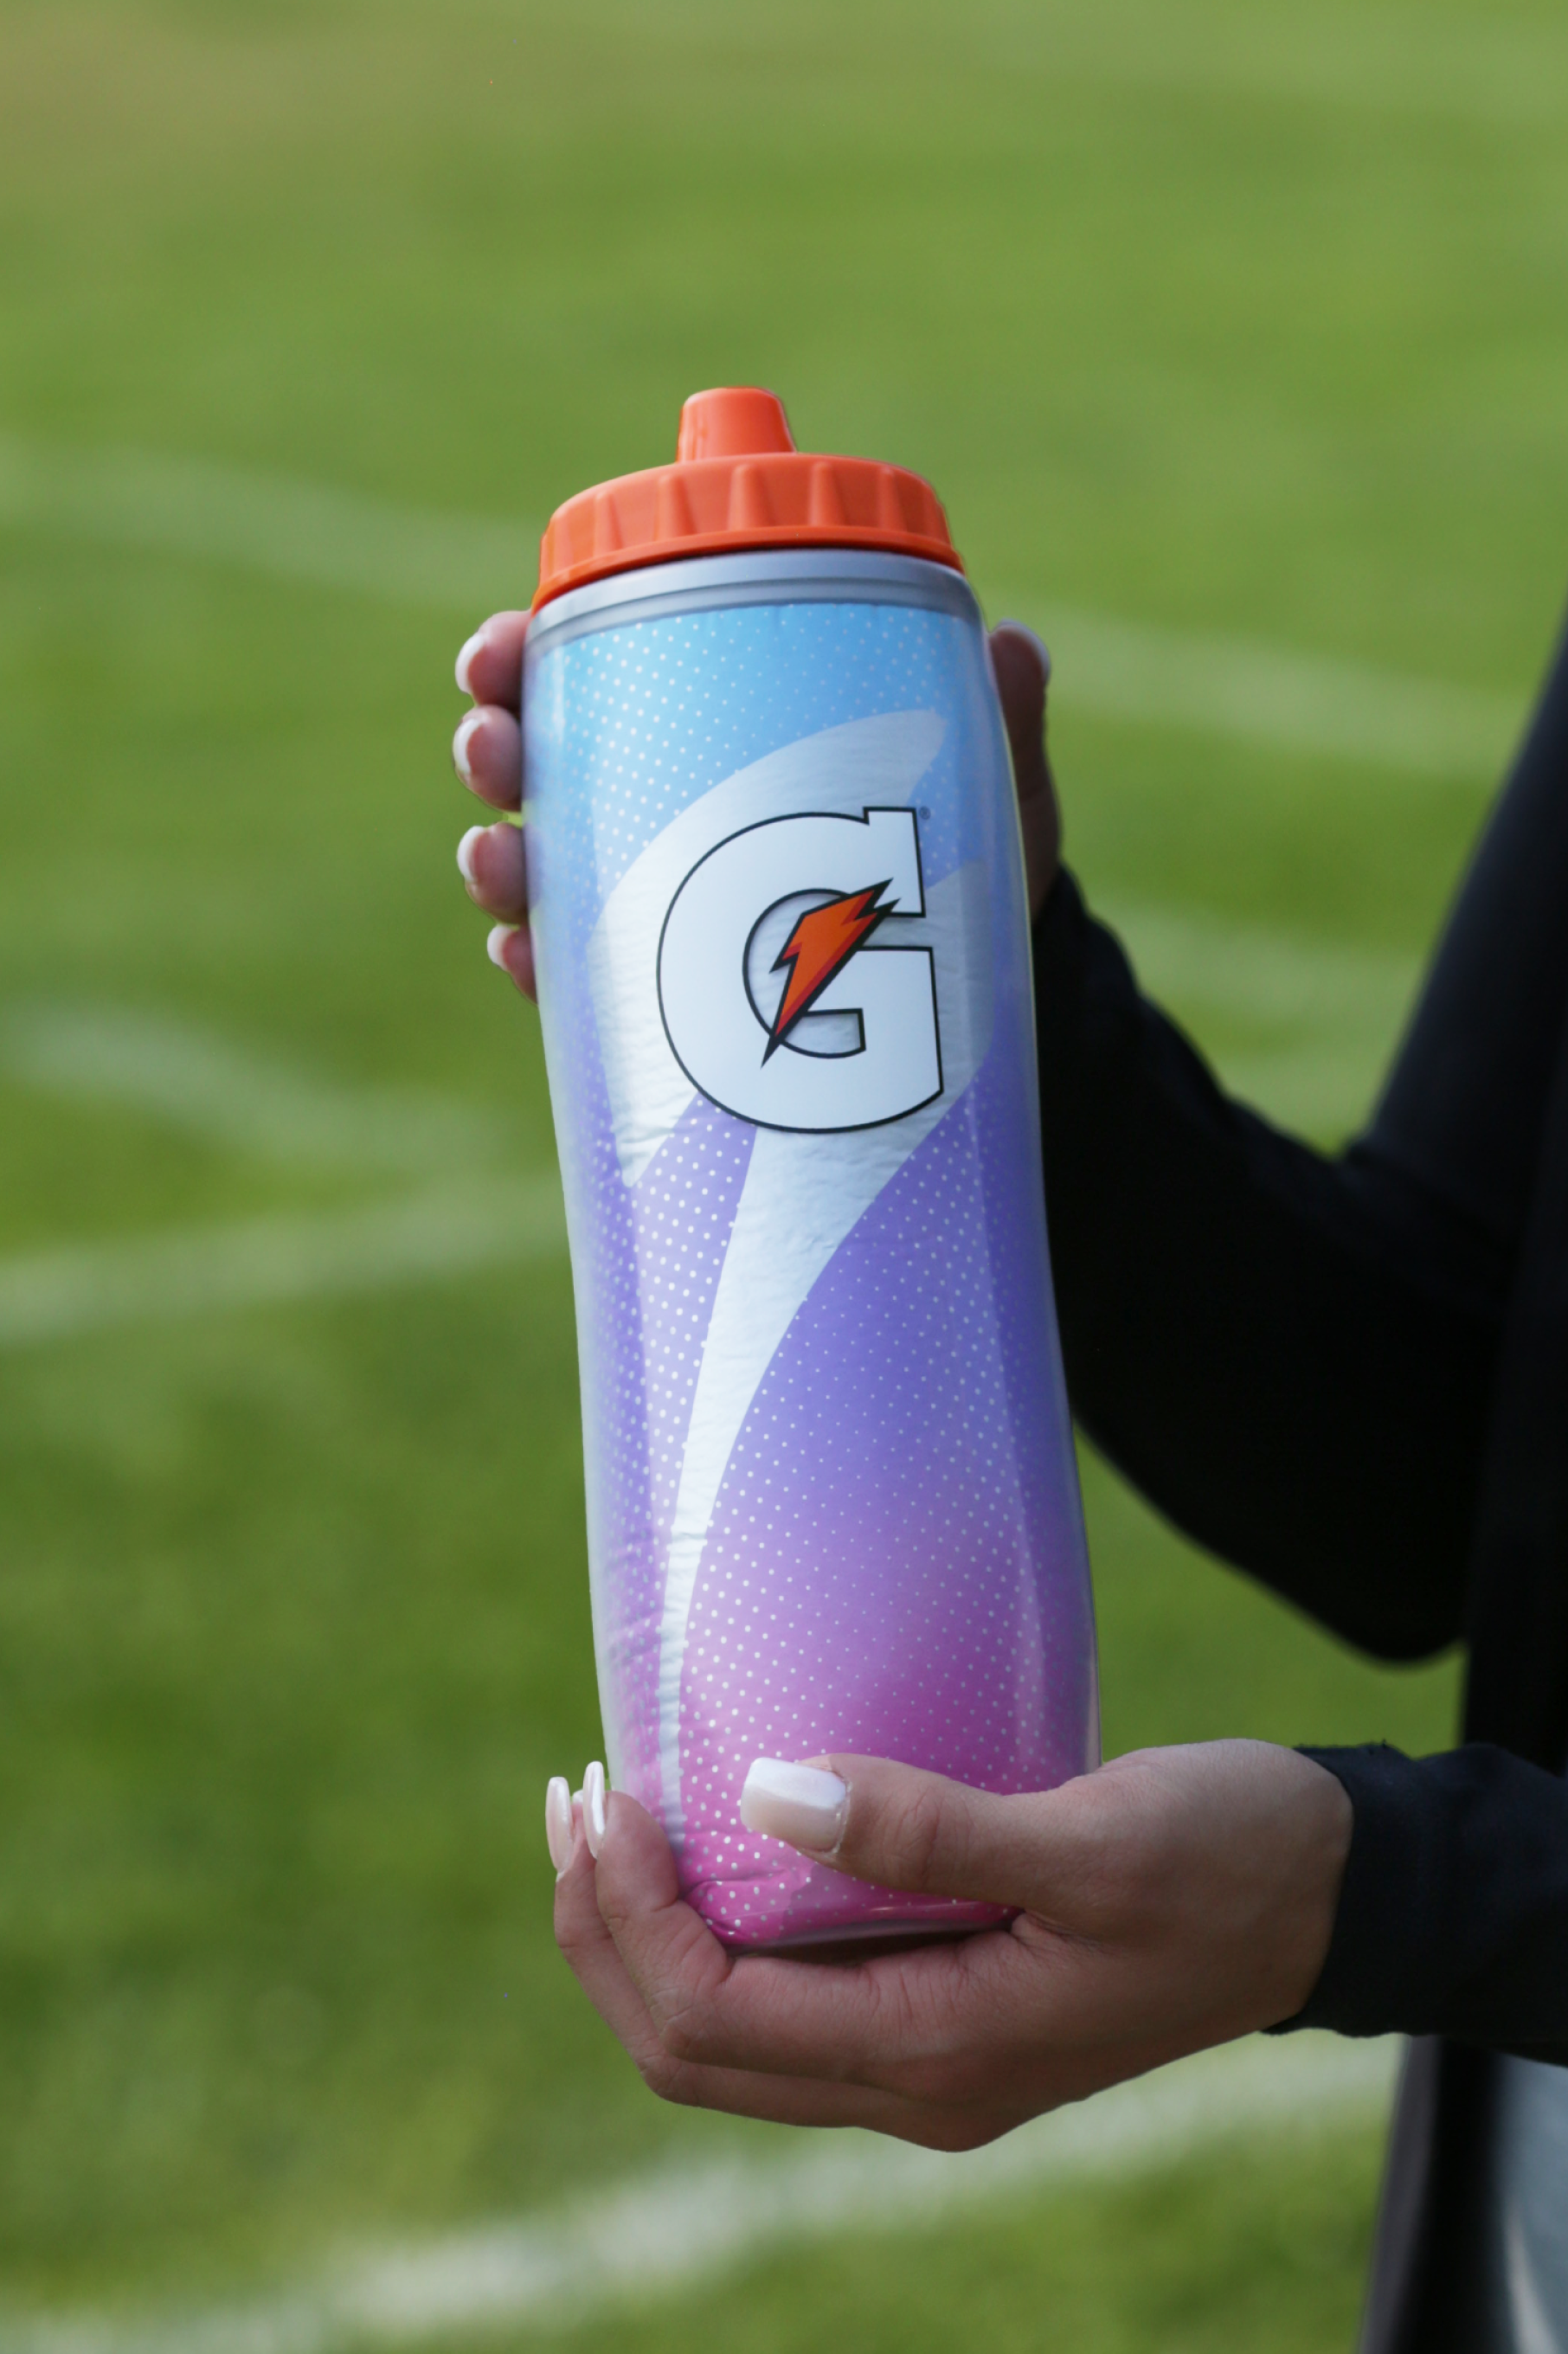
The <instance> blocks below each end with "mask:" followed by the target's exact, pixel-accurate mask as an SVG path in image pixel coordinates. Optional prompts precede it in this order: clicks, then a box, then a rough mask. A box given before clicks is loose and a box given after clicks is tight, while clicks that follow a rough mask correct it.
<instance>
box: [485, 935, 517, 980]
mask: <svg viewBox="0 0 1568 2354" xmlns="http://www.w3.org/2000/svg"><path fill="white" fill-rule="evenodd" d="M516 929H517V927H516V925H515V924H492V926H491V928H490V930H489V932H488V933H487V935H486V937H485V942H484V953H485V955H486V956H487V957H488V958H489V959H490V961H491V963H492V964H493V965H494V966H495V967H496V969H497V970H499V971H501V972H506V971H509V970H510V967H509V966H508V964H507V961H506V943H507V941H508V940H509V939H510V938H512V935H513V933H514V931H515V930H516Z"/></svg>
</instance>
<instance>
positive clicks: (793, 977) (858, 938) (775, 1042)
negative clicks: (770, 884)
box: [762, 877, 893, 1063]
mask: <svg viewBox="0 0 1568 2354" xmlns="http://www.w3.org/2000/svg"><path fill="white" fill-rule="evenodd" d="M889 880H891V877H889ZM886 888H887V884H886V883H873V884H872V885H870V886H869V887H868V888H867V889H866V890H864V891H846V892H845V893H844V894H843V896H842V898H838V899H830V900H829V901H828V903H827V905H826V906H825V907H809V908H808V909H807V911H806V913H805V914H804V915H803V916H802V917H800V921H799V923H798V924H797V925H796V926H795V928H794V930H793V931H792V932H791V933H790V935H789V938H788V939H787V940H786V941H785V943H784V945H783V947H782V948H781V949H779V954H778V955H777V956H776V957H775V959H774V960H773V970H774V971H775V972H782V971H783V970H784V967H785V966H786V965H788V966H789V980H788V981H786V982H785V984H784V994H783V996H782V997H781V998H780V999H779V1011H778V1013H776V1014H775V1015H774V1017H773V1027H772V1029H771V1030H770V1031H769V1032H768V1045H767V1048H766V1051H765V1052H764V1054H763V1057H762V1059H763V1061H764V1062H765V1063H766V1062H767V1060H768V1055H771V1054H772V1053H773V1052H774V1051H775V1049H776V1048H778V1047H779V1046H781V1045H782V1044H784V1041H785V1039H786V1038H787V1037H788V1036H789V1033H790V1031H791V1030H793V1028H794V1027H795V1024H796V1023H797V1022H799V1020H800V1016H801V1015H802V1013H810V1010H811V1008H812V1006H813V1005H814V1004H815V1003H816V1002H817V1000H818V998H819V997H821V993H822V991H823V990H824V989H826V987H827V985H828V983H829V981H832V977H833V975H834V973H835V972H838V971H840V970H842V967H843V966H844V965H845V964H847V962H848V961H849V960H850V958H851V957H852V956H853V954H854V952H855V950H856V949H858V948H859V947H860V946H861V944H862V942H863V941H864V940H865V939H867V938H869V936H870V935H871V934H872V933H873V932H874V930H875V929H876V928H877V926H878V924H880V923H881V921H882V919H883V917H884V916H887V915H891V914H892V912H893V911H892V909H891V908H890V907H878V906H877V905H876V902H877V900H878V899H880V898H881V896H882V895H883V893H884V892H885V890H886Z"/></svg>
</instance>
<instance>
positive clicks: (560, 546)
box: [534, 385, 963, 612]
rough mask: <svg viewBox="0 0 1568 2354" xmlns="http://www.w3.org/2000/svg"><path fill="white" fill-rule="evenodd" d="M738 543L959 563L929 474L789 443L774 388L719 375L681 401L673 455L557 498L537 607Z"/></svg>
mask: <svg viewBox="0 0 1568 2354" xmlns="http://www.w3.org/2000/svg"><path fill="white" fill-rule="evenodd" d="M745 547H754V548H755V547H874V548H881V549H884V550H885V551H888V552H890V553H892V554H894V555H896V556H923V557H927V559H928V560H929V561H930V562H932V563H934V564H947V565H950V566H952V567H953V568H954V569H955V570H956V571H959V572H961V571H962V570H963V566H962V564H961V563H960V562H959V554H958V550H957V549H956V548H955V547H954V546H953V543H952V539H951V536H950V535H949V534H948V519H947V516H946V515H945V514H943V513H942V507H941V502H940V501H939V500H938V496H937V494H936V493H935V491H933V490H932V488H931V486H930V484H929V482H923V481H922V480H921V478H920V476H919V475H918V474H911V473H907V472H906V471H905V469H904V468H903V467H902V466H882V465H878V464H877V462H876V461H875V460H874V459H871V458H820V457H816V456H813V455H812V454H811V453H810V451H804V450H797V449H796V447H795V439H794V436H793V434H792V433H791V432H790V430H789V419H788V418H787V417H786V416H785V414H784V404H783V402H782V401H781V400H780V399H779V396H778V394H777V393H773V392H764V391H762V390H761V389H760V388H759V387H757V386H755V385H726V386H723V387H720V388H719V389H718V390H716V391H714V392H694V394H693V395H692V397H691V398H690V400H688V401H687V402H686V404H685V407H684V408H683V409H682V411H681V436H680V440H679V441H678V442H677V443H676V445H675V462H674V464H673V466H651V467H649V468H648V470H647V472H644V473H641V474H622V475H621V476H620V478H619V480H617V481H615V482H600V483H599V486H598V488H597V489H595V490H591V491H579V492H578V493H577V497H576V498H575V499H568V500H567V503H566V504H565V506H560V507H557V508H556V512H555V514H553V515H552V516H551V517H550V524H549V528H548V530H547V531H546V534H545V536H544V539H543V540H542V541H541V543H540V546H539V587H538V591H537V593H536V594H535V599H534V610H535V612H537V610H538V609H539V607H540V606H541V605H544V604H546V603H547V602H548V601H549V599H551V598H552V597H559V596H560V595H561V594H562V593H563V591H564V590H566V589H567V588H580V587H581V586H582V584H583V582H584V581H585V580H599V579H601V578H603V577H604V575H605V574H606V573H609V572H625V571H628V570H630V567H632V566H633V565H638V564H667V563H670V562H671V561H673V559H674V558H676V557H683V556H725V555H732V554H734V553H735V552H736V550H737V549H740V548H745Z"/></svg>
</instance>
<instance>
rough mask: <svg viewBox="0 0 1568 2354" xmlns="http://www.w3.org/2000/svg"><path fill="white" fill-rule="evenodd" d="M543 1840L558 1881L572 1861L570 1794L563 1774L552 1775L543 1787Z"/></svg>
mask: <svg viewBox="0 0 1568 2354" xmlns="http://www.w3.org/2000/svg"><path fill="white" fill-rule="evenodd" d="M545 1839H546V1844H547V1845H548V1847H549V1850H550V1861H551V1862H552V1863H553V1864H554V1865H555V1867H556V1879H557V1880H558V1879H559V1878H560V1876H561V1874H562V1872H565V1870H566V1868H567V1864H568V1863H570V1861H571V1860H572V1794H571V1791H570V1789H569V1788H568V1787H567V1777H566V1776H565V1775H564V1774H552V1775H551V1776H550V1779H549V1781H548V1782H547V1783H546V1787H545Z"/></svg>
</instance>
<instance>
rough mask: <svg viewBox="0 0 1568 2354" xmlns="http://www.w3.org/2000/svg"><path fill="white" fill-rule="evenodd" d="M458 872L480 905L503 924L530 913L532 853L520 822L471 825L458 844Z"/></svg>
mask: <svg viewBox="0 0 1568 2354" xmlns="http://www.w3.org/2000/svg"><path fill="white" fill-rule="evenodd" d="M457 863H458V873H459V874H460V875H461V876H462V879H463V886H464V888H465V889H466V891H467V893H468V896H469V897H470V898H471V900H472V901H473V904H474V906H475V907H482V908H483V909H484V912H485V914H486V915H487V916H497V917H500V919H501V921H502V922H503V924H520V923H522V922H523V921H524V918H525V917H526V916H527V913H528V854H527V847H526V844H525V843H524V837H523V829H522V827H521V826H517V825H471V826H470V828H469V830H468V832H466V833H465V834H464V835H463V838H462V840H461V842H460V843H458V846H457Z"/></svg>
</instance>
